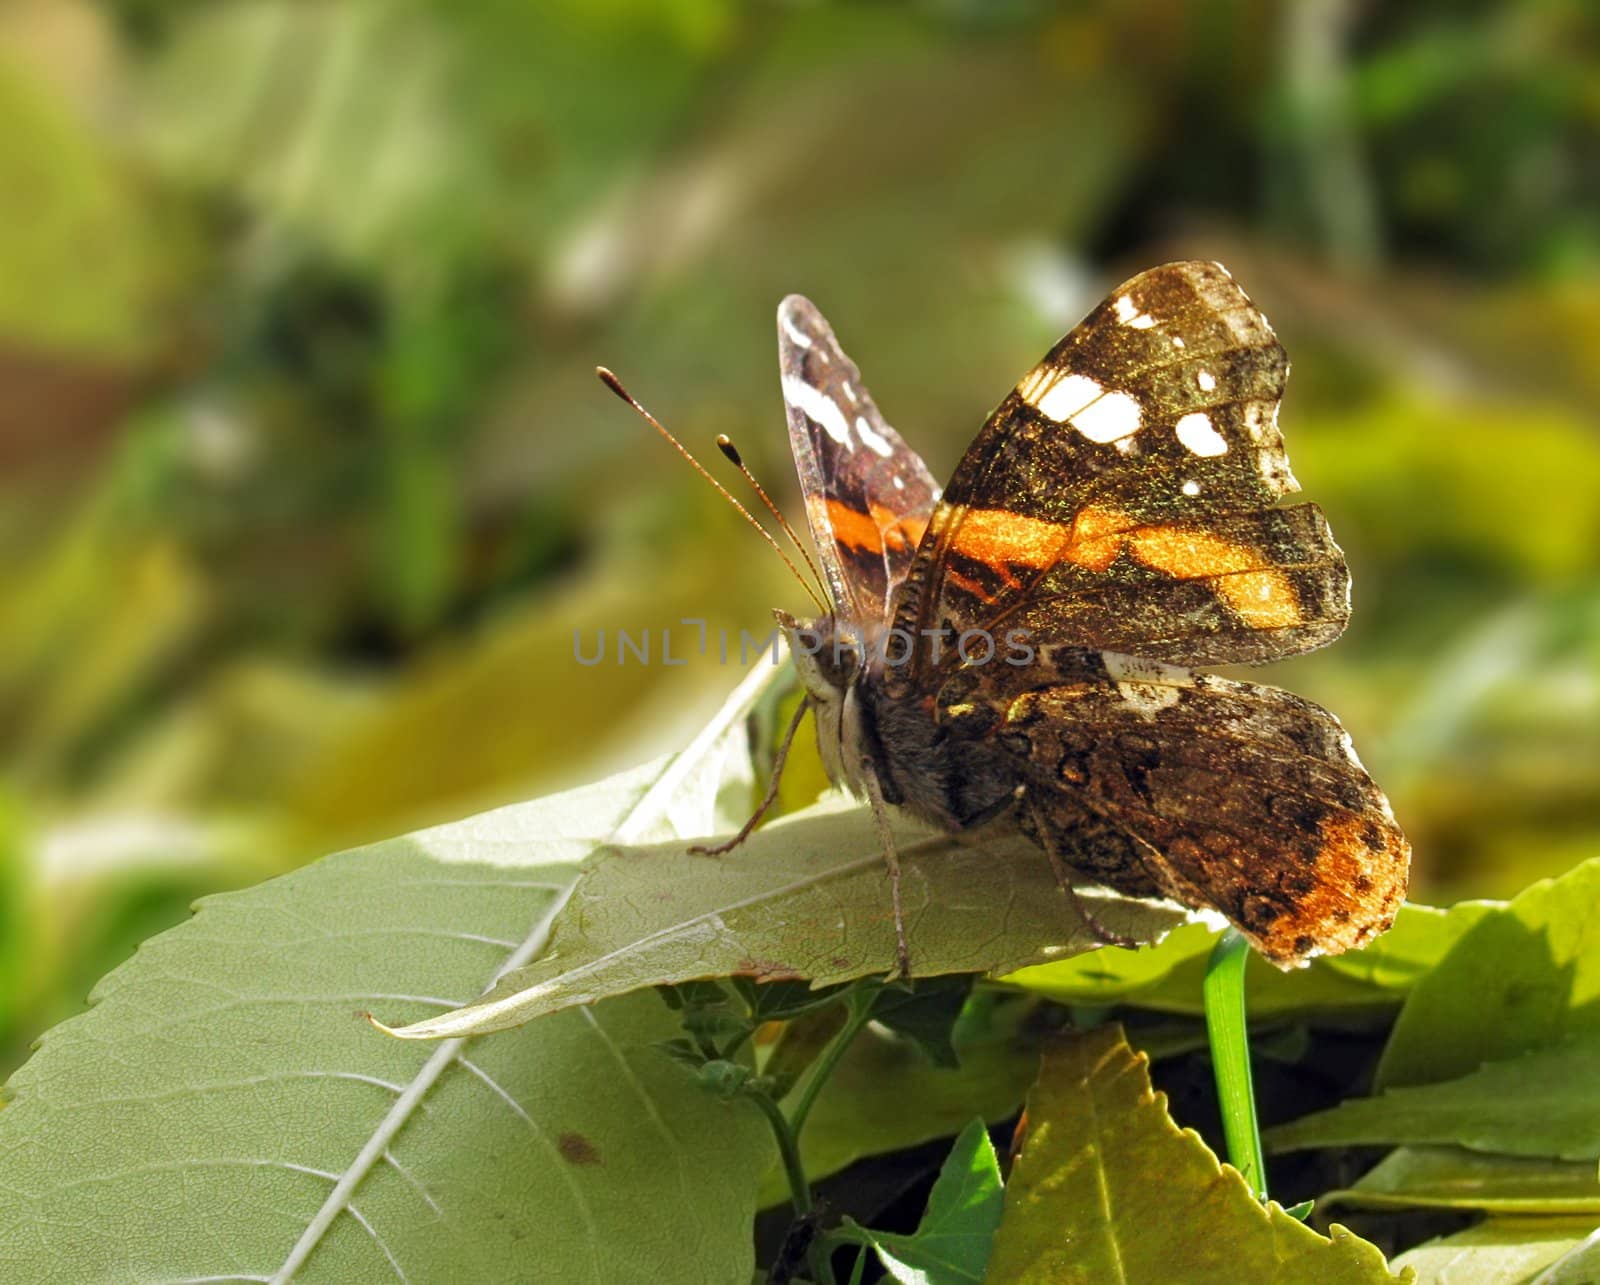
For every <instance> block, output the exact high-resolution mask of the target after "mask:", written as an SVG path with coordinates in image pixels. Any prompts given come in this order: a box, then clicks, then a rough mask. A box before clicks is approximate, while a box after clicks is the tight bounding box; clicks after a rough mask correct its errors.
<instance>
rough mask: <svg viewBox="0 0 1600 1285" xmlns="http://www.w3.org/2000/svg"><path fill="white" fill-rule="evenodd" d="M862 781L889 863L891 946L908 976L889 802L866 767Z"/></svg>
mask: <svg viewBox="0 0 1600 1285" xmlns="http://www.w3.org/2000/svg"><path fill="white" fill-rule="evenodd" d="M862 783H863V784H864V785H865V786H866V789H867V801H868V802H869V803H871V804H872V820H873V822H874V823H875V824H876V825H877V827H878V842H879V843H880V844H882V845H883V860H884V863H885V864H886V865H887V866H888V867H889V896H890V899H891V900H892V901H893V903H894V950H895V961H896V963H897V964H898V966H899V976H900V977H901V978H903V979H905V980H907V981H909V980H910V979H911V947H910V946H909V945H907V943H906V915H905V908H904V907H903V906H902V905H901V904H900V853H899V851H898V850H897V849H896V848H895V845H894V831H893V829H891V828H890V825H889V806H888V804H886V803H885V802H884V801H883V790H882V788H881V787H880V786H879V785H878V778H877V777H876V776H874V775H873V774H872V770H871V769H870V768H868V769H867V770H866V771H865V772H863V773H862Z"/></svg>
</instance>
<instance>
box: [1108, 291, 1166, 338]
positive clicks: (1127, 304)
mask: <svg viewBox="0 0 1600 1285" xmlns="http://www.w3.org/2000/svg"><path fill="white" fill-rule="evenodd" d="M1112 306H1113V307H1114V308H1115V309H1116V311H1117V320H1118V321H1120V322H1121V323H1122V324H1123V325H1125V326H1129V327H1131V328H1132V329H1134V330H1149V329H1150V327H1151V326H1153V325H1155V324H1156V319H1155V318H1154V317H1152V316H1151V315H1150V314H1149V313H1148V312H1140V311H1139V305H1138V304H1136V303H1134V301H1133V300H1132V299H1130V298H1129V297H1128V296H1127V295H1125V294H1124V295H1118V296H1117V301H1116V303H1115V304H1113V305H1112Z"/></svg>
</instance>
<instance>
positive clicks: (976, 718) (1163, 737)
mask: <svg viewBox="0 0 1600 1285" xmlns="http://www.w3.org/2000/svg"><path fill="white" fill-rule="evenodd" d="M938 716H939V719H940V721H941V723H943V724H946V725H947V727H948V729H949V734H950V735H952V736H955V737H958V738H959V737H962V736H965V737H967V738H969V739H970V741H971V748H970V751H969V761H977V758H976V756H977V755H978V754H979V753H980V752H981V748H982V747H988V748H989V750H990V751H991V752H995V751H998V752H999V753H1001V754H1003V755H1004V756H1005V758H1006V759H1007V760H1009V761H1010V763H1011V765H1012V768H1013V769H1014V770H1015V772H1016V775H1017V778H1018V779H1019V780H1020V781H1022V782H1023V783H1024V788H1025V790H1026V792H1027V795H1028V796H1029V797H1028V802H1029V803H1030V804H1031V805H1032V806H1029V807H1023V808H1020V809H1019V811H1018V816H1019V819H1020V820H1021V821H1022V823H1023V828H1024V829H1025V830H1027V831H1028V832H1029V833H1030V834H1031V835H1032V837H1034V838H1036V839H1038V840H1040V841H1042V842H1044V843H1046V844H1048V845H1049V846H1050V847H1052V848H1054V849H1055V850H1056V851H1057V852H1058V853H1059V854H1060V855H1061V856H1062V858H1063V859H1064V860H1066V861H1068V862H1069V863H1072V864H1076V865H1079V866H1081V867H1083V868H1085V869H1086V870H1088V871H1089V872H1090V873H1091V874H1092V875H1094V876H1095V877H1097V878H1099V879H1101V880H1102V881H1103V882H1106V883H1109V884H1112V885H1113V886H1117V887H1122V888H1124V889H1125V890H1128V891H1132V892H1139V891H1143V890H1145V889H1146V888H1147V887H1148V885H1149V884H1151V883H1153V884H1154V885H1155V886H1156V887H1157V888H1159V889H1160V890H1161V891H1162V892H1164V893H1166V894H1167V895H1169V896H1171V897H1172V898H1174V899H1175V900H1177V901H1180V902H1182V903H1184V904H1186V905H1190V906H1195V907H1202V908H1206V907H1208V908H1211V909H1213V910H1216V911H1218V912H1220V913H1221V914H1222V915H1224V916H1226V917H1227V918H1228V919H1229V920H1230V921H1231V922H1232V923H1233V924H1235V925H1236V926H1237V927H1238V928H1239V929H1240V930H1241V931H1242V932H1243V933H1244V934H1245V936H1247V937H1248V938H1249V939H1250V941H1251V944H1252V945H1254V946H1255V947H1256V949H1257V950H1259V951H1260V952H1261V953H1262V954H1263V955H1265V956H1266V957H1267V958H1268V959H1270V960H1272V961H1273V962H1274V963H1276V964H1278V965H1280V966H1284V967H1287V966H1290V965H1293V964H1295V963H1298V962H1300V961H1301V960H1304V959H1305V958H1307V957H1308V956H1309V955H1312V954H1318V953H1321V954H1337V953H1338V952H1340V951H1344V950H1349V949H1351V948H1352V947H1355V946H1359V945H1361V944H1363V943H1364V942H1366V941H1369V940H1371V938H1373V937H1375V936H1376V935H1377V934H1378V933H1380V932H1382V931H1383V930H1384V929H1386V928H1387V927H1388V926H1389V924H1390V923H1391V922H1392V921H1393V919H1394V915H1395V912H1396V911H1397V910H1398V909H1399V907H1400V903H1401V902H1402V901H1403V900H1404V899H1405V893H1406V884H1407V877H1408V871H1409V865H1410V851H1411V850H1410V846H1409V845H1408V844H1407V842H1406V839H1405V836H1404V835H1403V834H1402V833H1401V831H1400V827H1399V826H1398V825H1397V824H1396V823H1395V819H1394V815H1393V813H1392V812H1391V811H1390V809H1389V803H1388V801H1387V800H1386V799H1385V798H1384V796H1383V793H1382V791H1380V790H1379V789H1378V787H1377V786H1376V785H1375V784H1373V781H1372V778H1371V777H1370V776H1368V775H1367V773H1366V770H1365V769H1364V768H1363V767H1362V766H1361V763H1360V761H1359V760H1358V759H1357V758H1356V755H1355V751H1354V749H1352V748H1351V744H1350V738H1349V736H1348V735H1346V734H1345V731H1344V729H1343V728H1342V727H1340V725H1339V721H1338V720H1337V719H1336V718H1335V717H1334V716H1333V715H1332V714H1330V713H1329V712H1328V711H1327V710H1325V709H1322V708H1321V707H1320V706H1317V705H1314V704H1312V703H1311V702H1310V701H1306V700H1302V699H1301V698H1299V697H1297V696H1292V695H1290V694H1289V693H1287V692H1282V691H1278V690H1277V689H1275V688H1271V687H1260V686H1256V685H1254V684H1250V683H1237V682H1230V681H1228V680H1227V679H1223V678H1217V677H1214V676H1211V675H1204V674H1196V673H1193V672H1192V671H1190V670H1187V669H1183V668H1179V667H1178V666H1174V665H1163V664H1160V663H1159V662H1155V661H1147V660H1139V659H1135V658H1133V657H1130V656H1123V655H1119V654H1117V653H1113V652H1092V651H1083V650H1079V649H1077V648H1065V647H1062V648H1051V649H1047V650H1045V651H1042V652H1041V653H1040V654H1039V656H1038V657H1037V659H1036V661H1035V663H1034V664H1033V665H1032V666H1029V667H1027V668H1011V667H1009V666H1006V665H989V666H986V667H983V668H981V669H969V670H967V671H966V672H965V673H963V674H961V675H959V676H958V677H957V678H956V679H954V680H953V681H952V682H951V683H950V684H949V685H948V686H947V687H946V689H945V691H944V692H943V693H941V697H940V702H939V710H938Z"/></svg>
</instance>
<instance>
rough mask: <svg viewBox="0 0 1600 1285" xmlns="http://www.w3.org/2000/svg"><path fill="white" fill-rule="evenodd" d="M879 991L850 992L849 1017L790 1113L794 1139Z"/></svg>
mask: <svg viewBox="0 0 1600 1285" xmlns="http://www.w3.org/2000/svg"><path fill="white" fill-rule="evenodd" d="M878 990H879V988H878V987H877V986H875V985H870V984H867V983H863V984H861V985H859V986H857V987H856V988H854V989H853V990H852V991H851V992H850V996H849V999H848V1000H847V1001H846V1003H848V1004H849V1006H850V1016H849V1017H848V1018H847V1019H846V1020H845V1024H844V1025H843V1026H842V1027H840V1028H839V1033H838V1034H837V1035H835V1036H834V1037H833V1039H831V1040H830V1041H829V1042H828V1046H827V1048H825V1049H823V1050H822V1052H821V1054H819V1055H818V1057H817V1060H816V1061H815V1062H814V1063H813V1064H812V1066H811V1070H810V1072H809V1073H808V1074H807V1076H806V1082H805V1086H804V1087H803V1088H802V1089H801V1090H800V1097H799V1099H798V1100H797V1101H796V1102H795V1104H794V1110H792V1111H790V1112H789V1128H790V1130H791V1131H792V1132H793V1133H794V1136H795V1137H796V1138H798V1137H799V1136H800V1130H802V1129H804V1128H805V1127H806V1117H807V1116H809V1115H810V1114H811V1108H812V1107H813V1106H814V1105H816V1101H817V1096H818V1095H819V1094H820V1093H821V1092H822V1087H823V1085H825V1084H827V1082H828V1077H829V1076H831V1075H832V1074H833V1070H834V1068H835V1067H836V1066H838V1065H839V1059H840V1058H842V1057H843V1056H844V1055H845V1053H846V1052H847V1051H848V1050H849V1048H850V1045H851V1044H852V1043H854V1042H855V1038H856V1036H857V1035H859V1034H860V1033H861V1028H862V1027H863V1026H865V1025H866V1024H867V1022H868V1020H869V1019H870V1018H871V1017H872V1005H873V1002H874V1001H875V1000H876V999H877V997H878Z"/></svg>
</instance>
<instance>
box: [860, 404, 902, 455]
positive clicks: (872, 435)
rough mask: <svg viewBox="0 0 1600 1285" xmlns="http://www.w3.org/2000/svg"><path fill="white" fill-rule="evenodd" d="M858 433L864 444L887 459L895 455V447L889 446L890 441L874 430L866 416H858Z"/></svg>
mask: <svg viewBox="0 0 1600 1285" xmlns="http://www.w3.org/2000/svg"><path fill="white" fill-rule="evenodd" d="M856 432H857V433H859V434H860V435H861V440H862V441H863V442H865V443H866V444H867V445H868V446H869V447H871V448H872V449H873V450H875V451H877V453H878V454H879V455H881V456H883V457H884V458H885V459H887V458H888V457H889V456H891V455H893V454H894V447H892V446H890V445H889V439H888V438H887V437H885V436H884V435H883V434H882V433H880V432H878V431H877V430H876V429H875V428H873V427H872V425H871V424H870V423H868V422H867V417H866V416H865V415H857V416H856Z"/></svg>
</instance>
